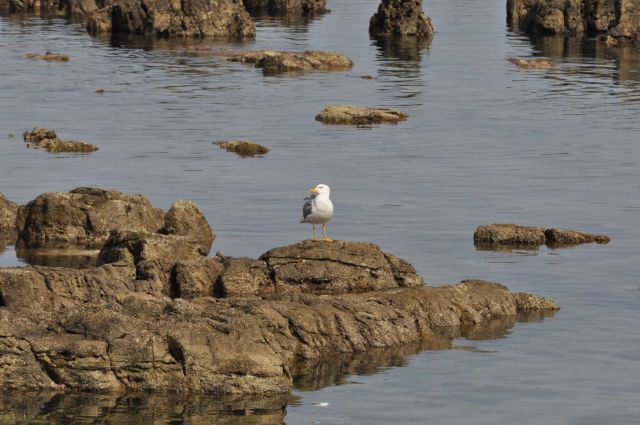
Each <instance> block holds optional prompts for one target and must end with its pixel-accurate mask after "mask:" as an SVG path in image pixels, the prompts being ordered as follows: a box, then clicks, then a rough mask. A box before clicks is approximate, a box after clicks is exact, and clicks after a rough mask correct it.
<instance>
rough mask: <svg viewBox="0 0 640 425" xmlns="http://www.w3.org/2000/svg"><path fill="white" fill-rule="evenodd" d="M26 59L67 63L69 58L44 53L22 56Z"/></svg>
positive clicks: (57, 54)
mask: <svg viewBox="0 0 640 425" xmlns="http://www.w3.org/2000/svg"><path fill="white" fill-rule="evenodd" d="M23 58H26V59H40V60H43V61H47V62H69V56H67V55H63V54H60V53H52V52H46V53H44V54H42V53H27V54H26V55H24V56H23Z"/></svg>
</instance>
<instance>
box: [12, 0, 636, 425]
mask: <svg viewBox="0 0 640 425" xmlns="http://www.w3.org/2000/svg"><path fill="white" fill-rule="evenodd" d="M329 6H330V8H331V9H332V13H331V14H328V15H325V16H323V17H321V18H320V19H316V20H313V21H312V22H308V23H304V22H302V23H286V22H282V21H278V20H269V19H263V20H260V21H259V22H258V37H257V41H255V42H248V43H244V44H241V43H232V44H226V43H221V42H216V43H213V42H206V43H204V42H203V43H199V44H204V45H206V46H210V47H214V48H221V47H224V48H233V49H235V48H238V49H240V48H250V49H260V48H272V49H285V50H302V49H309V48H313V49H320V50H339V51H342V52H344V53H345V54H347V55H349V56H350V57H351V58H352V59H353V60H354V62H355V64H356V65H355V67H354V68H353V70H352V71H350V72H343V73H314V74H306V75H304V76H301V77H288V76H279V77H264V76H263V75H262V72H261V71H260V70H258V69H254V68H252V67H249V66H245V65H242V64H237V63H227V62H225V61H223V60H222V59H220V58H218V57H215V56H211V55H205V54H202V53H201V52H197V53H196V52H193V51H189V50H187V49H185V47H187V48H188V47H189V46H190V45H188V44H186V45H182V44H181V43H170V44H169V43H156V45H155V46H153V47H155V48H154V49H149V48H148V47H150V46H146V47H147V49H144V48H140V47H139V46H129V47H126V46H125V47H112V46H111V44H110V43H109V41H106V40H100V39H95V38H91V37H89V36H88V35H87V34H86V33H85V31H84V29H83V28H82V27H81V26H78V25H76V24H69V23H68V22H66V21H64V20H50V21H47V20H41V19H38V18H29V19H27V20H24V21H17V20H12V19H6V18H0V109H1V113H0V152H1V155H0V170H1V173H0V192H3V193H4V194H5V195H6V196H7V197H8V198H9V199H12V200H14V201H17V202H21V203H24V202H27V201H29V200H30V199H33V198H34V197H35V196H37V195H38V194H40V193H42V192H46V191H60V190H69V189H72V188H74V187H77V186H100V187H108V188H114V189H119V190H125V191H130V192H138V193H144V194H145V195H147V196H148V197H149V198H150V199H151V201H152V202H153V203H154V204H155V205H157V206H160V207H163V208H168V207H169V206H170V204H171V203H172V201H173V200H175V199H177V198H186V199H191V200H194V201H196V202H197V203H198V204H199V205H200V206H201V207H202V209H203V210H204V212H205V214H206V216H207V217H208V219H209V221H210V222H211V224H212V226H213V227H214V229H215V231H216V233H217V239H216V241H215V243H214V251H215V250H221V251H223V252H224V253H225V254H227V255H236V256H244V255H247V256H257V255H259V254H261V253H262V252H264V251H266V250H267V249H269V248H272V247H275V246H280V245H285V244H289V243H292V242H295V241H297V240H300V239H303V238H306V237H308V236H309V233H310V229H308V227H307V226H304V225H299V224H298V220H299V215H300V208H301V202H302V200H301V198H302V197H303V196H304V195H305V192H306V189H308V188H309V187H312V186H314V185H315V184H316V183H319V182H322V183H326V184H329V185H330V186H332V198H333V199H334V203H335V205H336V217H335V220H334V221H333V222H332V223H331V226H330V235H331V236H333V237H335V238H338V239H356V240H370V241H374V242H376V243H378V244H380V245H381V246H382V248H383V249H385V250H387V251H390V252H393V253H395V254H397V255H399V256H401V257H403V258H405V259H407V260H408V261H410V262H411V263H413V264H414V265H415V266H416V268H417V269H418V270H419V272H420V273H422V274H423V275H424V276H425V278H426V280H427V281H428V282H429V283H430V284H436V285H437V284H440V283H444V282H457V281H459V280H461V279H468V278H483V279H488V280H495V281H500V282H503V283H505V284H507V285H508V286H509V287H510V288H511V289H512V290H517V291H530V292H536V293H540V294H543V295H545V296H550V297H553V298H555V299H556V301H558V302H559V303H560V304H561V306H562V310H561V311H560V312H559V313H558V314H556V315H555V316H554V317H553V318H547V319H546V320H544V321H543V322H534V323H518V324H515V327H514V328H513V329H511V332H510V333H508V335H505V336H507V338H504V339H502V338H501V339H496V338H493V337H492V338H489V339H480V340H474V341H456V344H460V345H472V346H474V347H475V348H477V350H435V351H433V350H427V351H420V352H417V351H418V350H413V351H411V350H410V352H409V353H407V352H404V353H401V354H400V356H401V358H402V359H403V360H402V361H400V362H398V361H391V360H390V361H389V362H388V363H387V364H384V362H382V363H383V364H379V365H377V366H378V367H374V368H373V370H372V369H365V370H361V369H358V368H354V369H353V372H355V373H356V375H351V374H348V375H349V376H348V377H346V378H344V379H339V380H337V381H336V380H334V381H332V380H331V379H329V380H328V381H327V380H326V379H325V380H319V382H321V383H322V382H324V384H318V385H315V386H313V385H312V386H311V388H312V389H313V390H312V391H311V390H309V387H308V386H302V387H301V389H299V390H297V391H296V393H295V396H296V397H299V398H297V399H294V400H289V401H288V402H284V403H282V404H280V405H279V407H278V408H276V412H275V413H274V414H273V415H272V414H271V413H273V406H272V405H270V407H269V408H268V409H266V408H264V406H262V405H261V403H260V402H257V407H256V408H255V410H254V409H253V408H252V406H253V405H252V404H251V403H253V401H251V402H246V401H241V405H242V406H249V407H247V409H246V410H243V409H238V408H237V406H236V405H235V404H234V405H232V407H229V406H228V405H226V404H225V405H223V406H220V405H219V404H216V403H221V401H219V400H211V399H209V398H204V399H203V398H198V399H196V400H191V399H189V400H186V401H185V400H183V399H180V400H177V399H175V398H161V399H160V400H162V401H158V399H157V398H153V399H151V400H148V399H145V398H144V397H143V398H135V397H134V398H133V400H134V401H132V399H131V398H127V397H125V398H121V399H118V398H116V399H115V401H114V400H113V399H108V400H106V401H105V400H104V399H100V400H102V401H100V400H99V399H96V398H91V397H88V396H79V397H76V398H73V397H71V396H68V397H67V398H63V399H55V400H56V401H55V402H50V399H48V398H45V399H43V401H42V402H41V403H26V404H27V405H28V406H26V407H25V406H23V405H22V404H21V403H20V402H19V400H22V399H21V398H18V401H16V400H15V399H12V400H9V401H8V402H6V403H4V405H5V406H9V407H10V408H9V407H8V408H6V409H8V410H11V409H13V410H12V411H14V412H18V414H23V417H31V416H28V412H31V411H32V410H33V409H36V410H38V409H40V410H38V412H41V411H43V412H44V418H45V419H43V420H44V421H45V422H46V421H50V422H56V421H57V422H64V421H65V420H67V421H68V420H69V415H71V414H73V415H76V416H77V417H78V418H84V419H86V422H89V421H91V420H92V418H93V420H95V419H96V418H101V420H106V421H113V422H117V423H121V422H122V421H123V420H124V419H122V417H119V416H117V415H118V414H126V415H127V417H128V418H130V420H131V422H132V423H148V422H150V421H151V420H154V421H156V422H157V423H181V422H180V421H184V422H185V423H196V422H198V421H203V422H204V421H206V420H207V419H203V417H202V415H204V417H205V418H208V420H209V421H210V422H216V421H218V422H224V421H225V420H226V421H231V419H229V418H230V417H231V418H232V419H233V420H234V421H237V422H239V423H279V422H281V421H282V420H284V421H286V422H287V423H290V424H296V423H329V424H342V423H438V424H467V423H473V424H496V423H510V422H513V423H519V424H541V423H549V424H551V423H553V424H601V423H607V424H631V423H636V422H637V418H638V417H640V407H638V406H640V354H639V348H640V330H639V329H638V322H639V320H640V309H638V306H639V304H640V290H639V288H640V278H638V276H639V271H640V266H639V265H638V258H639V255H640V244H638V242H637V241H638V240H640V226H639V224H640V220H639V218H638V217H639V213H640V178H639V177H640V169H639V161H640V137H639V134H640V133H639V130H640V121H638V119H637V117H638V113H639V112H640V50H635V51H634V50H633V49H625V50H621V51H619V52H616V51H613V50H607V49H605V48H604V47H602V46H601V45H598V44H596V43H585V44H583V43H577V42H563V41H562V40H560V41H558V40H557V39H542V40H533V41H532V40H530V39H529V38H527V37H525V36H522V35H520V34H514V33H511V32H510V31H509V30H508V28H506V26H505V7H504V1H502V0H475V1H471V0H468V1H462V0H456V1H451V0H449V1H446V0H430V1H429V2H427V4H426V6H425V9H426V11H427V14H428V15H430V16H431V18H432V19H433V22H434V25H435V28H436V31H437V32H436V34H435V37H434V39H433V42H432V43H431V44H430V45H428V46H425V47H424V48H422V49H420V48H416V47H415V46H411V45H408V46H406V45H405V46H391V47H389V46H386V47H385V46H383V45H379V44H377V43H376V42H375V41H372V40H370V39H369V37H368V35H367V25H368V19H369V17H370V16H371V15H372V14H373V12H374V11H375V9H376V7H377V1H373V0H366V1H365V0H343V1H335V0H334V1H332V0H329ZM191 46H192V45H191ZM143 47H144V46H143ZM46 50H52V51H56V52H61V53H66V54H69V55H70V56H71V58H72V59H71V61H70V62H68V63H65V64H55V63H51V64H49V63H41V62H37V61H29V60H26V59H22V58H20V55H22V54H24V53H29V52H44V51H46ZM531 55H541V56H548V57H552V58H553V59H556V60H558V61H560V62H561V64H560V66H558V67H557V68H555V69H552V70H546V71H522V70H520V69H517V68H516V67H514V66H513V65H512V64H510V63H509V62H507V58H509V57H511V56H531ZM364 74H371V75H374V76H376V79H375V80H363V79H361V78H359V76H360V75H364ZM99 88H105V89H107V90H108V92H107V93H105V94H104V95H98V94H95V93H94V92H95V90H96V89H99ZM331 103H351V104H356V105H362V106H381V107H393V108H398V109H401V110H403V111H405V112H407V113H408V114H409V115H410V119H409V120H408V121H406V122H404V123H401V124H399V125H397V126H393V125H392V126H375V127H372V128H351V127H335V126H324V125H322V124H320V123H317V122H316V121H314V119H313V117H314V116H315V114H317V113H318V112H319V111H320V110H321V109H322V108H323V107H324V106H325V105H327V104H331ZM34 126H44V127H52V128H55V129H56V130H57V131H58V133H59V135H60V136H61V137H63V138H71V139H80V140H86V141H89V142H92V143H96V144H98V145H99V146H100V151H98V152H97V153H95V154H93V155H89V156H74V155H51V154H48V153H46V152H42V151H36V150H30V149H26V148H25V147H24V144H23V143H22V140H21V137H20V134H21V132H22V131H24V130H27V129H30V128H32V127H34ZM8 133H14V134H16V137H15V138H12V139H10V138H8V137H7V134H8ZM230 138H233V139H235V138H248V139H253V140H254V141H256V142H258V143H261V144H263V145H265V146H268V147H269V148H271V149H272V151H271V152H270V153H269V154H268V155H267V156H265V157H264V158H245V159H243V158H239V157H236V156H234V155H233V154H229V153H227V152H224V151H222V150H220V149H218V147H217V146H214V145H211V142H212V141H215V140H220V139H230ZM491 222H517V223H520V224H530V225H542V226H558V227H568V228H575V229H579V230H587V231H594V232H602V233H607V234H609V235H610V236H611V237H612V239H613V241H612V242H611V243H610V244H609V245H588V246H580V247H576V248H571V249H559V250H550V249H547V248H542V249H540V250H538V251H533V252H525V251H517V252H511V253H509V252H506V253H505V252H490V251H477V250H475V249H474V247H473V243H472V234H473V230H474V229H475V227H476V226H477V225H478V224H481V223H491ZM18 263H19V260H18V258H17V256H16V254H15V251H14V250H13V248H12V247H11V246H8V247H7V248H6V250H5V252H4V254H3V255H0V265H2V266H7V265H15V264H18ZM393 358H397V356H396V357H393ZM368 361H370V360H367V361H365V363H366V362H368ZM374 370H377V373H372V372H373V371H374ZM361 372H363V373H364V374H363V375H358V373H361ZM325 384H331V385H329V386H325V387H322V385H325ZM337 384H346V385H337ZM319 387H322V388H320V389H318V388H319ZM42 397H45V396H42ZM38 400H40V399H38ZM242 403H245V404H242ZM314 403H328V405H327V406H321V405H316V404H314ZM21 406H22V407H21ZM34 406H35V407H34ZM42 406H44V407H42ZM234 406H235V407H234ZM6 409H5V410H6ZM30 409H31V410H30ZM47 409H49V410H47ZM172 409H173V410H172ZM278 409H280V410H278ZM247 411H248V412H249V413H251V412H253V413H252V414H249V415H246V414H247ZM50 412H54V413H55V412H57V413H55V414H54V413H50ZM78 412H84V413H83V414H82V415H78ZM175 412H179V413H181V415H179V416H177V417H176V415H175ZM203 412H204V413H203ZM216 412H218V413H216ZM220 412H222V413H220ZM224 412H227V413H228V414H225V413H224ZM256 412H257V413H264V414H257V413H256ZM265 412H266V413H265ZM241 414H242V415H245V416H239V415H241ZM60 415H62V416H60ZM64 415H66V416H64ZM199 415H200V416H199ZM41 417H42V416H41ZM65 418H66V419H65ZM118 418H120V419H118ZM225 418H226V419H225ZM283 418H284V419H283ZM78 420H79V421H80V419H78ZM118 421H120V422H118ZM136 421H138V422H136Z"/></svg>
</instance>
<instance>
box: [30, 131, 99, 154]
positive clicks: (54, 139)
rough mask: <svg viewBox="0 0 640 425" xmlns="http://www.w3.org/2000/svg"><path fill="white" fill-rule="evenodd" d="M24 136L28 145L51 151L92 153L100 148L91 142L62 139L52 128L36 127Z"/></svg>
mask: <svg viewBox="0 0 640 425" xmlns="http://www.w3.org/2000/svg"><path fill="white" fill-rule="evenodd" d="M22 136H23V138H24V142H25V143H26V144H27V147H34V148H38V149H45V150H47V151H48V152H51V153H59V152H78V153H90V152H95V151H97V150H98V147H97V146H95V145H92V144H90V143H86V142H75V141H63V140H60V139H58V136H57V135H56V132H55V131H53V130H51V129H50V128H38V127H35V128H34V129H33V131H25V132H24V133H23V134H22Z"/></svg>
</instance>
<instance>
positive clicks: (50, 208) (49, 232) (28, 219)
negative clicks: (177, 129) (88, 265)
mask: <svg viewBox="0 0 640 425" xmlns="http://www.w3.org/2000/svg"><path fill="white" fill-rule="evenodd" d="M164 225H165V223H164V211H162V210H161V209H159V208H154V207H153V206H152V205H151V203H150V202H149V200H148V199H147V198H145V197H144V196H142V195H132V194H128V193H123V192H116V191H112V190H104V189H95V188H78V189H74V190H72V191H71V192H68V193H64V192H51V193H45V194H43V195H40V196H38V197H37V198H36V199H34V200H33V201H31V202H29V203H28V204H27V205H23V206H21V207H20V208H19V209H18V219H17V226H18V232H19V243H20V244H22V245H23V246H24V247H26V248H54V247H69V246H85V247H101V246H102V245H103V244H104V243H105V242H106V241H107V239H108V238H109V232H110V231H111V230H114V229H132V228H139V229H144V230H146V231H149V232H157V231H159V230H160V229H162V228H163V227H164Z"/></svg>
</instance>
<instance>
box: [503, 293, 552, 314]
mask: <svg viewBox="0 0 640 425" xmlns="http://www.w3.org/2000/svg"><path fill="white" fill-rule="evenodd" d="M513 298H514V299H515V301H516V308H517V309H518V311H520V312H529V311H545V310H557V309H558V308H559V307H558V304H556V302H555V301H553V300H552V299H549V298H545V297H540V296H538V295H533V294H528V293H526V292H516V293H514V294H513Z"/></svg>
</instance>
